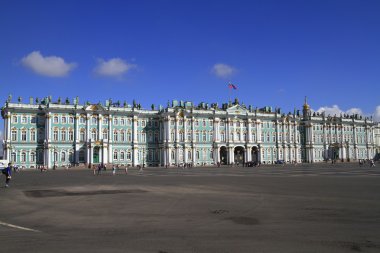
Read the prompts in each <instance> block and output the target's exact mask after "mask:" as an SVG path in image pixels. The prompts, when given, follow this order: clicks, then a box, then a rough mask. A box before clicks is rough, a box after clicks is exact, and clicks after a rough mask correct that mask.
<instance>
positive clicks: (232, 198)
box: [0, 164, 380, 253]
mask: <svg viewBox="0 0 380 253" xmlns="http://www.w3.org/2000/svg"><path fill="white" fill-rule="evenodd" d="M0 179H1V180H2V181H1V183H2V185H3V184H4V182H3V180H4V177H3V176H2V177H1V178H0ZM0 199H1V202H0V243H1V251H2V252H55V253H57V252H156V253H159V252H160V253H164V252H167V253H174V252H359V251H361V252H380V167H379V165H377V167H375V168H370V167H368V166H366V167H359V166H358V165H357V164H336V165H331V164H312V165H298V166H294V165H285V166H262V167H260V168H242V167H239V168H236V167H234V168H231V167H223V168H190V169H180V168H169V169H165V168H146V169H144V172H143V173H140V172H139V171H138V170H137V169H130V170H129V174H128V175H126V174H124V171H118V172H117V175H115V176H112V173H111V172H110V171H106V172H105V173H103V174H102V175H100V176H94V175H93V174H92V171H90V170H69V171H65V170H57V171H48V172H45V173H41V172H38V171H22V172H20V173H15V174H14V175H13V180H12V182H11V188H8V189H5V188H1V189H0Z"/></svg>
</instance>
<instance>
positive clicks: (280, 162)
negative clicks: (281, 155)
mask: <svg viewBox="0 0 380 253" xmlns="http://www.w3.org/2000/svg"><path fill="white" fill-rule="evenodd" d="M275 164H285V161H284V160H277V161H276V162H275Z"/></svg>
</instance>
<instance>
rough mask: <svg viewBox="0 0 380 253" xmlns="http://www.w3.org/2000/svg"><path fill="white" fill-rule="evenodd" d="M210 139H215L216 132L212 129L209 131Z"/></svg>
mask: <svg viewBox="0 0 380 253" xmlns="http://www.w3.org/2000/svg"><path fill="white" fill-rule="evenodd" d="M209 136H210V141H214V134H213V132H212V131H210V132H209Z"/></svg>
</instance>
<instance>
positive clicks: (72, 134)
mask: <svg viewBox="0 0 380 253" xmlns="http://www.w3.org/2000/svg"><path fill="white" fill-rule="evenodd" d="M73 140H74V131H73V130H72V129H70V130H69V141H73Z"/></svg>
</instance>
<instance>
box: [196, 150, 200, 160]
mask: <svg viewBox="0 0 380 253" xmlns="http://www.w3.org/2000/svg"><path fill="white" fill-rule="evenodd" d="M195 154H196V156H197V159H199V151H197V152H196V153H195Z"/></svg>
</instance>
